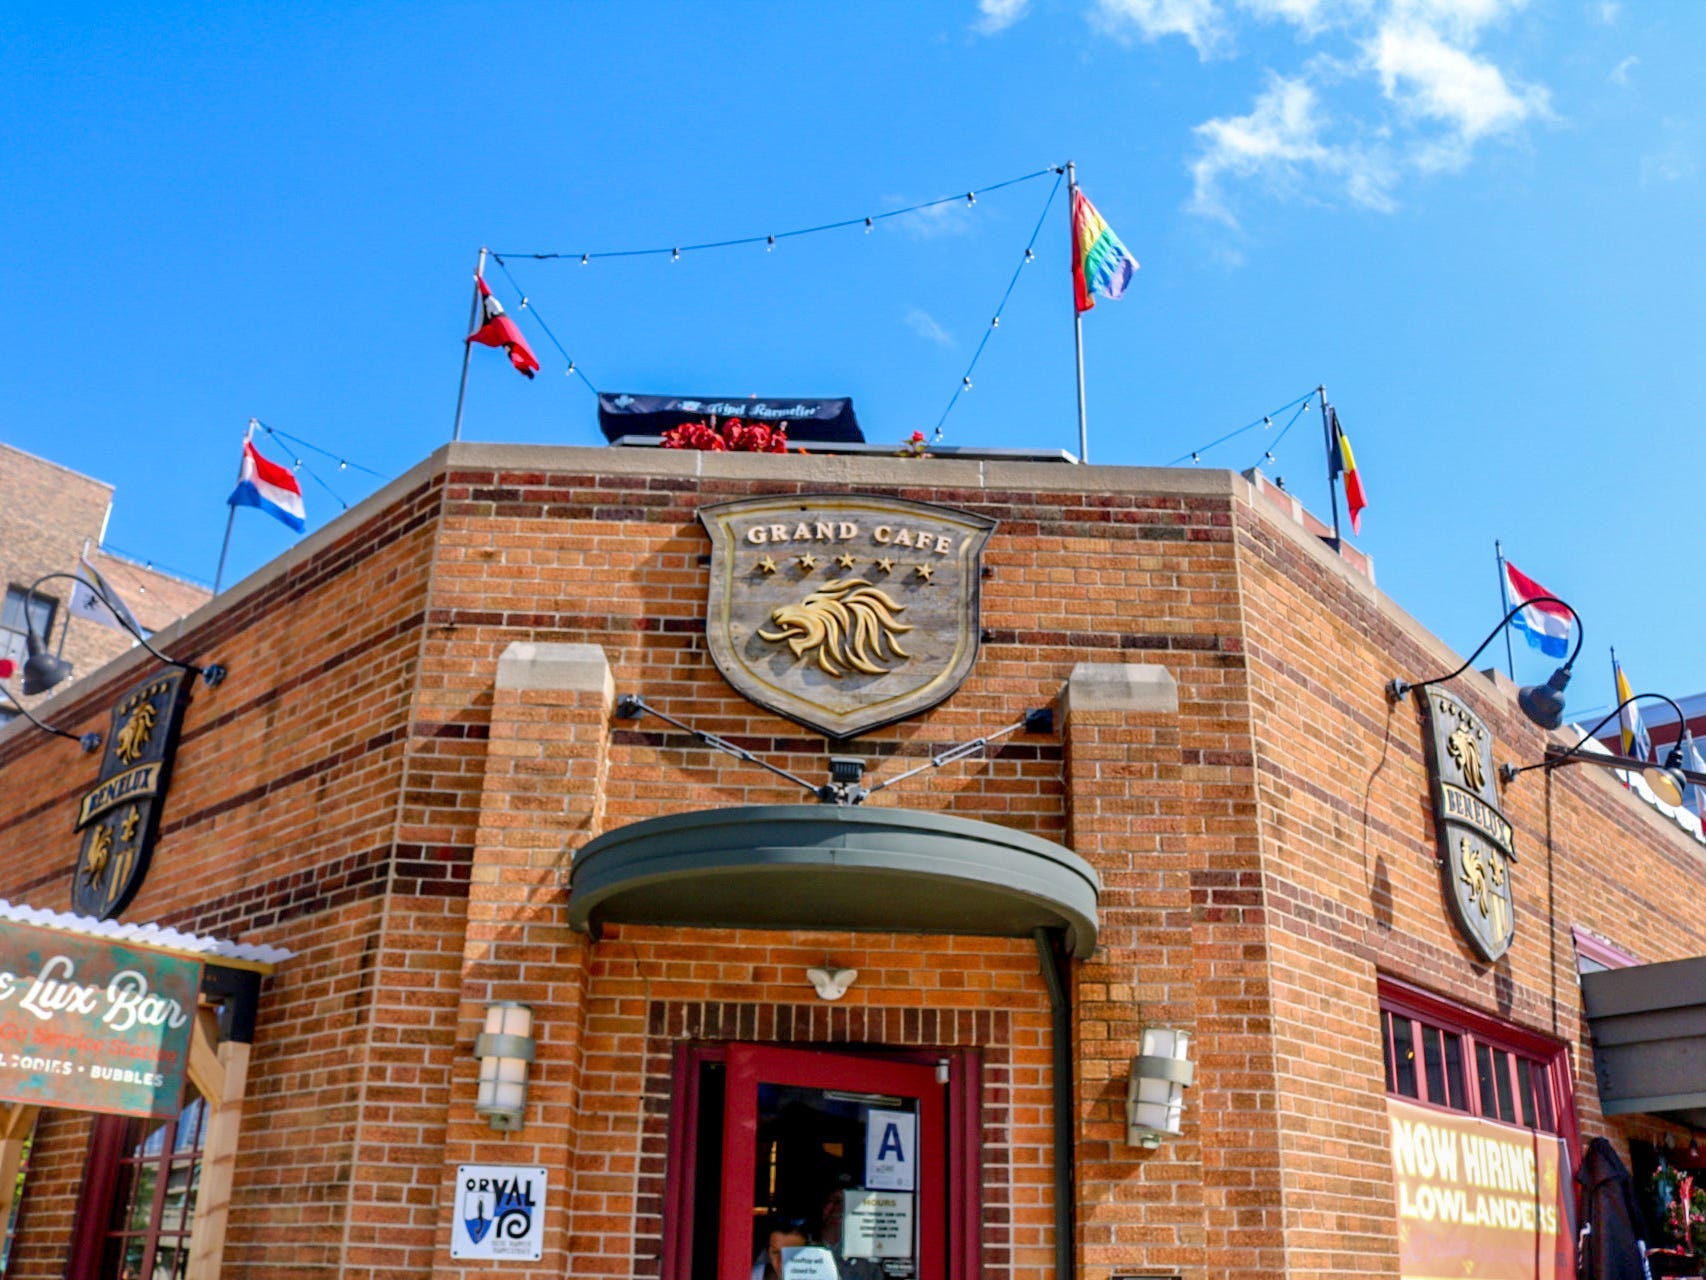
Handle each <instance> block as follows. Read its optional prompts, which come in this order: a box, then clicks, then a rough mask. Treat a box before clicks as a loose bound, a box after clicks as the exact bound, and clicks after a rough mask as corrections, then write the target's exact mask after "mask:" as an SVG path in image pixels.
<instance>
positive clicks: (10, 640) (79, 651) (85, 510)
mask: <svg viewBox="0 0 1706 1280" xmlns="http://www.w3.org/2000/svg"><path fill="white" fill-rule="evenodd" d="M112 501H113V487H112V485H110V484H105V483H103V482H102V481H100V480H92V479H90V478H89V477H88V476H84V475H79V474H78V473H77V472H75V471H72V470H70V469H68V468H66V467H62V466H60V465H58V464H57V463H53V462H48V461H46V460H45V459H43V458H37V457H35V456H33V455H31V454H28V453H25V452H24V451H23V450H21V449H14V448H12V447H11V446H10V445H5V444H0V575H3V576H4V578H5V583H6V600H5V605H4V610H3V615H0V658H10V659H11V660H12V661H13V662H15V663H16V664H17V665H19V666H22V665H23V661H24V656H25V654H24V636H25V631H26V628H27V624H28V621H30V620H33V621H34V622H35V624H36V626H37V627H38V628H39V629H40V631H41V633H42V634H43V636H44V638H46V639H47V641H48V642H49V644H50V646H51V647H53V649H54V650H55V651H56V652H59V653H61V654H62V655H63V656H64V657H65V659H66V660H67V661H69V662H70V663H71V664H72V666H73V667H74V668H75V669H76V670H77V671H79V672H89V671H94V670H95V669H96V668H98V667H100V666H102V665H104V664H105V663H107V662H109V661H111V660H112V659H113V658H116V657H118V656H119V655H120V654H121V653H123V652H124V651H125V650H126V649H128V648H130V646H131V644H132V643H134V642H133V641H132V639H131V637H130V636H129V634H128V633H126V632H124V631H120V630H116V629H114V628H112V627H108V626H103V625H101V624H100V623H98V622H92V621H90V620H89V619H87V618H83V617H78V616H76V615H74V614H72V613H70V612H69V611H68V610H67V607H66V606H67V605H68V604H69V602H70V599H71V590H72V586H73V584H72V583H71V582H70V581H68V580H67V579H65V578H56V579H54V580H52V581H49V582H42V583H40V584H39V585H37V583H38V580H39V579H40V578H42V577H43V576H44V575H46V574H50V573H63V574H69V573H74V572H76V571H77V568H78V561H79V557H81V556H82V555H83V553H84V551H85V550H87V551H88V554H89V562H90V563H91V564H92V565H94V567H95V570H96V571H97V572H98V573H99V574H100V575H101V576H102V577H103V578H105V579H106V580H107V581H108V582H109V583H111V584H112V586H113V588H114V589H115V590H117V591H118V593H119V594H120V595H121V596H122V597H123V599H124V604H125V605H126V606H127V607H128V608H129V609H130V610H131V612H132V613H133V614H134V615H135V617H136V620H137V621H138V622H139V623H141V624H142V626H143V627H144V628H145V629H147V630H150V631H153V630H157V629H158V628H160V627H164V626H167V625H169V624H170V623H173V622H176V621H177V620H178V619H179V618H181V617H183V616H184V615H185V614H187V613H189V612H190V611H192V610H194V609H198V608H200V607H201V606H202V605H204V604H206V603H207V600H208V597H209V596H210V595H212V592H210V591H208V590H207V588H206V587H203V586H200V585H198V584H196V583H193V582H187V581H185V580H184V579H182V578H178V577H175V576H173V575H172V574H168V573H163V572H161V571H160V570H158V569H155V568H153V567H152V566H149V565H144V564H138V563H137V562H135V561H134V560H131V559H129V558H128V557H125V556H121V555H118V554H116V553H114V552H111V551H106V550H102V549H101V542H102V540H103V539H104V537H105V536H106V530H107V519H108V517H109V516H110V515H111V514H112ZM32 587H34V590H33V591H32V590H31V588H32ZM12 692H14V693H17V692H18V690H17V689H16V688H13V689H12ZM20 696H21V695H20ZM26 701H27V702H28V703H29V705H31V706H34V705H35V702H34V700H33V699H26ZM15 714H16V711H15V710H14V709H13V708H12V706H11V704H9V703H5V704H3V705H0V720H9V719H11V718H12V716H14V715H15Z"/></svg>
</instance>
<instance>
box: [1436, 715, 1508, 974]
mask: <svg viewBox="0 0 1706 1280" xmlns="http://www.w3.org/2000/svg"><path fill="white" fill-rule="evenodd" d="M1424 704H1425V708H1426V711H1425V715H1426V718H1427V724H1428V748H1429V752H1428V755H1429V764H1430V766H1431V772H1432V775H1433V793H1434V817H1435V820H1436V821H1437V823H1438V827H1439V842H1440V850H1439V862H1440V874H1441V875H1442V877H1443V878H1444V884H1443V886H1442V887H1443V889H1444V891H1445V898H1446V902H1447V903H1448V904H1449V906H1450V910H1451V916H1452V919H1453V921H1454V922H1455V923H1456V925H1457V929H1458V932H1460V933H1461V934H1462V935H1463V937H1464V939H1465V940H1466V941H1467V942H1468V943H1469V945H1470V946H1471V947H1473V948H1474V950H1475V952H1476V954H1477V955H1479V956H1480V957H1481V959H1483V960H1485V961H1488V962H1489V963H1491V962H1492V961H1494V960H1497V959H1498V958H1499V957H1500V956H1502V955H1504V953H1505V952H1506V950H1508V949H1509V947H1510V944H1511V940H1512V939H1513V938H1514V937H1515V936H1516V905H1515V899H1514V898H1513V896H1512V893H1511V868H1512V866H1513V864H1514V863H1515V862H1516V845H1515V843H1514V839H1513V832H1512V829H1511V824H1510V823H1509V822H1507V821H1506V820H1505V816H1504V814H1502V813H1501V812H1499V791H1498V784H1497V782H1496V781H1495V780H1494V779H1495V775H1494V772H1493V737H1492V734H1491V733H1489V732H1488V731H1487V726H1486V723H1485V722H1484V721H1483V720H1482V719H1481V717H1479V716H1478V715H1476V714H1475V713H1474V712H1473V711H1471V710H1470V709H1469V708H1468V707H1466V706H1465V705H1464V704H1463V703H1461V702H1459V701H1458V700H1457V699H1456V698H1454V697H1452V696H1451V695H1450V694H1449V693H1444V692H1442V691H1441V690H1439V689H1427V690H1425V691H1424Z"/></svg>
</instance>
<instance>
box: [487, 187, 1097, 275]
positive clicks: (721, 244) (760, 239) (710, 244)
mask: <svg viewBox="0 0 1706 1280" xmlns="http://www.w3.org/2000/svg"><path fill="white" fill-rule="evenodd" d="M1062 172H1063V170H1062V169H1061V168H1060V166H1058V165H1050V166H1048V167H1047V168H1046V169H1038V170H1037V171H1036V172H1034V173H1027V174H1022V175H1020V176H1019V177H1017V178H1008V179H1007V180H1006V181H1005V182H993V183H990V184H989V185H988V186H986V187H984V188H982V191H983V193H984V194H985V195H988V194H989V193H990V192H991V191H999V190H1001V189H1002V188H1003V187H1011V186H1016V185H1018V184H1019V183H1021V182H1030V181H1032V180H1033V179H1035V178H1040V177H1043V176H1044V175H1045V174H1050V173H1053V174H1057V175H1058V174H1060V173H1062ZM960 201H964V202H965V203H966V204H967V205H975V204H976V203H977V189H975V188H974V189H973V190H971V191H967V192H966V193H965V194H964V195H952V196H943V197H942V198H941V199H939V200H926V201H924V202H923V203H922V204H915V205H909V206H907V207H906V208H904V209H890V210H888V211H887V212H886V213H878V214H867V215H864V216H861V217H857V218H843V219H841V220H839V221H836V222H824V223H820V224H818V225H817V226H813V227H800V228H798V229H795V230H790V231H778V232H774V233H772V234H770V235H758V236H744V237H740V238H737V239H733V240H712V241H706V242H704V243H699V244H685V245H676V246H674V247H671V248H656V249H618V250H611V251H607V252H600V253H582V254H578V255H576V254H567V253H515V252H505V253H501V254H500V253H496V252H494V254H493V256H494V257H505V258H532V259H534V260H535V261H545V260H547V259H555V258H567V257H577V256H578V257H579V258H580V260H581V265H582V266H583V267H584V266H586V265H587V264H588V263H589V262H591V261H592V259H594V258H639V257H647V256H654V255H662V254H665V253H667V254H669V256H670V261H672V262H675V261H679V260H680V255H681V254H682V253H684V252H692V251H694V250H698V249H728V248H733V247H735V246H737V245H745V244H760V243H768V242H770V241H772V240H777V239H781V240H786V239H789V238H791V237H793V236H803V235H813V234H815V233H817V232H820V231H838V230H840V229H842V228H843V227H857V226H861V225H862V226H863V227H864V228H865V232H866V234H869V233H870V231H871V229H872V228H873V227H874V226H875V225H876V224H877V223H878V222H879V221H881V220H882V219H884V218H899V217H904V216H905V215H906V214H909V213H918V212H920V211H922V210H925V209H934V208H937V207H939V206H941V205H947V204H955V203H958V202H960Z"/></svg>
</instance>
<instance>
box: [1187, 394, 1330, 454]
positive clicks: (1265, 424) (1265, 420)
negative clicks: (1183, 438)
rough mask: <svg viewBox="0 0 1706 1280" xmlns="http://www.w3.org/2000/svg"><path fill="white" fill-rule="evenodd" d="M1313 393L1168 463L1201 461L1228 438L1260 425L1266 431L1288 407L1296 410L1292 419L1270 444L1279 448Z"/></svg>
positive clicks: (1252, 429)
mask: <svg viewBox="0 0 1706 1280" xmlns="http://www.w3.org/2000/svg"><path fill="white" fill-rule="evenodd" d="M1313 394H1314V393H1313V392H1311V393H1310V394H1309V395H1304V396H1299V397H1298V398H1297V399H1296V400H1293V401H1291V402H1290V403H1289V404H1282V405H1281V406H1280V407H1279V408H1277V409H1274V410H1272V411H1271V412H1268V413H1264V414H1263V415H1262V416H1261V417H1259V418H1257V419H1255V420H1254V421H1253V422H1246V423H1245V424H1244V425H1243V426H1241V427H1239V428H1238V429H1237V430H1236V431H1228V432H1227V433H1226V434H1225V435H1223V436H1221V437H1219V438H1218V439H1215V440H1210V441H1209V442H1208V443H1207V444H1199V445H1198V446H1197V447H1196V448H1195V449H1192V450H1190V451H1189V452H1188V453H1182V454H1180V455H1179V456H1178V457H1177V458H1174V459H1173V460H1172V461H1171V462H1169V463H1168V464H1167V465H1168V466H1170V467H1177V466H1180V465H1181V464H1183V463H1185V462H1197V461H1200V460H1201V455H1202V454H1205V453H1207V452H1208V451H1209V450H1210V449H1215V448H1218V447H1219V446H1221V445H1223V444H1225V443H1226V442H1227V441H1228V440H1232V439H1235V438H1237V437H1238V436H1241V435H1243V434H1244V433H1245V432H1246V431H1254V430H1255V429H1256V428H1257V427H1260V428H1262V429H1263V430H1264V431H1265V430H1267V429H1268V428H1269V427H1271V426H1273V420H1274V418H1275V417H1276V416H1277V415H1279V414H1282V413H1284V412H1285V411H1286V410H1287V409H1292V410H1295V412H1294V413H1293V414H1292V415H1291V421H1290V422H1287V423H1286V425H1285V428H1284V430H1282V431H1281V432H1280V433H1279V435H1278V436H1276V437H1274V441H1273V443H1272V444H1271V445H1270V446H1269V448H1273V449H1277V448H1279V442H1280V441H1281V440H1283V439H1284V438H1285V433H1286V431H1289V430H1291V425H1292V423H1294V422H1296V421H1297V419H1298V417H1299V415H1301V414H1302V413H1303V411H1304V410H1305V409H1307V408H1308V407H1309V400H1310V396H1312V395H1313Z"/></svg>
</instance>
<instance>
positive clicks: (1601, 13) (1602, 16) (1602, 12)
mask: <svg viewBox="0 0 1706 1280" xmlns="http://www.w3.org/2000/svg"><path fill="white" fill-rule="evenodd" d="M1593 9H1594V12H1595V13H1596V14H1597V15H1598V17H1599V20H1600V21H1601V22H1603V23H1604V24H1605V25H1606V26H1608V27H1609V26H1611V25H1612V24H1613V23H1615V22H1616V21H1617V19H1618V18H1620V17H1622V16H1623V6H1622V5H1620V4H1618V3H1617V0H1601V3H1599V4H1597V5H1594V6H1593Z"/></svg>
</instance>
